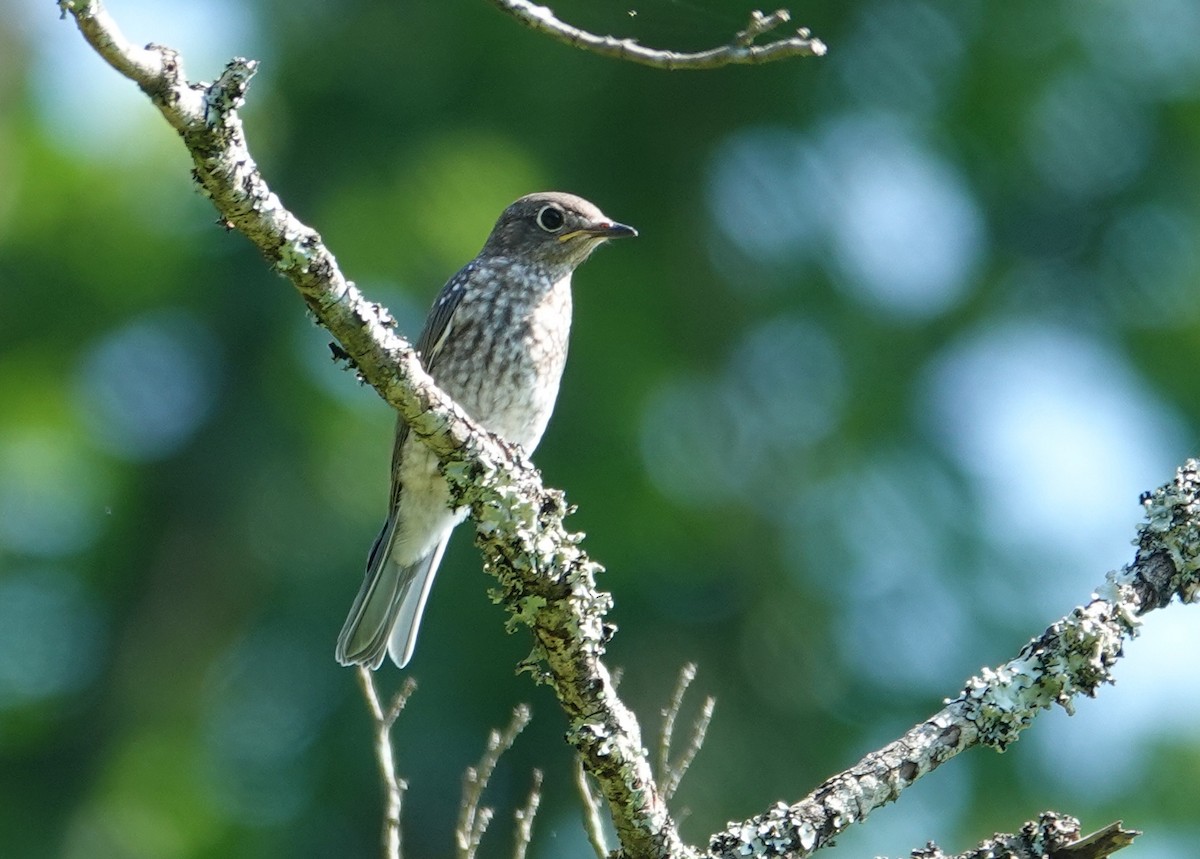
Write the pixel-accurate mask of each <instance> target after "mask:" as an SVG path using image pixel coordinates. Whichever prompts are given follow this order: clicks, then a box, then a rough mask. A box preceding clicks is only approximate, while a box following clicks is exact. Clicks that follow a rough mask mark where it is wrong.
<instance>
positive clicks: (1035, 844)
mask: <svg viewBox="0 0 1200 859" xmlns="http://www.w3.org/2000/svg"><path fill="white" fill-rule="evenodd" d="M1138 835H1141V833H1140V832H1136V831H1134V830H1130V829H1122V828H1121V821H1119V820H1118V821H1117V822H1116V823H1110V824H1109V825H1108V826H1106V827H1104V828H1103V829H1101V830H1099V831H1098V832H1093V833H1092V834H1091V835H1087V836H1084V837H1082V838H1081V837H1080V836H1079V821H1078V820H1076V819H1075V818H1073V817H1067V816H1065V815H1061V814H1056V813H1055V812H1053V811H1044V812H1042V813H1041V814H1040V815H1038V819H1037V820H1031V821H1030V822H1029V823H1026V824H1025V825H1024V826H1023V827H1021V831H1020V832H1016V833H1012V834H1008V835H993V836H992V837H991V838H989V839H987V840H986V841H981V842H979V845H978V846H977V847H976V848H975V849H974V850H968V851H967V852H965V853H959V854H957V855H956V856H950V855H948V854H946V853H944V852H942V849H941V848H940V847H938V846H937V845H936V844H933V843H932V842H931V843H930V844H929V845H928V846H926V847H923V848H921V849H920V850H914V851H913V852H912V854H911V855H912V859H997V857H1001V856H1003V857H1005V859H1046V857H1050V859H1105V857H1107V856H1111V855H1112V854H1113V853H1115V852H1117V851H1118V850H1120V849H1121V848H1122V847H1128V846H1129V845H1130V844H1132V843H1133V839H1134V838H1135V837H1136V836H1138Z"/></svg>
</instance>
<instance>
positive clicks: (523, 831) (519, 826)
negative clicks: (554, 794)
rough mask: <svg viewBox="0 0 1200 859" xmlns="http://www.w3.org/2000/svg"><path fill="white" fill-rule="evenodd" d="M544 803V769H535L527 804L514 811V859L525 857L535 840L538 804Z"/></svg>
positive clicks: (523, 858)
mask: <svg viewBox="0 0 1200 859" xmlns="http://www.w3.org/2000/svg"><path fill="white" fill-rule="evenodd" d="M541 804H542V771H541V770H538V769H535V770H534V771H533V787H531V788H530V789H529V798H528V799H526V800H525V805H524V806H522V807H521V808H518V809H517V810H516V812H514V814H513V817H515V818H516V826H515V827H514V829H513V859H525V853H526V852H527V851H528V850H529V844H530V842H531V841H533V819H534V818H535V817H537V812H538V806H539V805H541Z"/></svg>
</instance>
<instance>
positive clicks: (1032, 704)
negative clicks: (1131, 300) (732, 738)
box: [709, 460, 1200, 857]
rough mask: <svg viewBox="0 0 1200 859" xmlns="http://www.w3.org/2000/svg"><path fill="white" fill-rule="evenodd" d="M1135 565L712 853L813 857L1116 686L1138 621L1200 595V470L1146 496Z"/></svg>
mask: <svg viewBox="0 0 1200 859" xmlns="http://www.w3.org/2000/svg"><path fill="white" fill-rule="evenodd" d="M1142 505H1143V507H1144V508H1145V511H1146V519H1145V521H1144V522H1143V523H1142V524H1141V525H1140V526H1139V528H1138V539H1137V547H1138V548H1137V553H1136V555H1135V557H1134V559H1133V562H1132V563H1130V564H1128V565H1127V566H1125V567H1124V568H1122V569H1121V570H1118V571H1114V572H1111V573H1109V574H1108V576H1107V577H1106V580H1105V583H1104V584H1103V585H1102V586H1101V587H1100V588H1099V589H1098V590H1097V592H1096V594H1095V595H1094V597H1093V599H1092V601H1091V602H1089V603H1088V604H1087V605H1086V606H1083V607H1081V608H1077V609H1075V611H1073V612H1072V613H1071V614H1070V615H1068V616H1067V617H1064V618H1063V619H1062V620H1059V621H1058V622H1057V623H1054V624H1053V625H1051V626H1050V627H1049V628H1048V629H1047V630H1046V631H1045V632H1043V633H1042V634H1041V635H1039V636H1038V637H1037V638H1035V639H1033V640H1032V641H1030V642H1029V643H1028V644H1026V645H1025V647H1024V648H1022V650H1021V652H1020V654H1018V656H1017V658H1016V659H1013V660H1012V661H1011V662H1008V663H1006V664H1005V665H1002V666H1000V667H999V668H996V669H990V668H986V669H984V670H983V672H982V674H981V675H980V676H978V677H972V678H971V679H970V680H969V681H967V684H966V688H965V689H964V690H963V691H962V693H961V694H960V695H959V696H958V697H957V698H955V699H954V700H952V701H949V702H948V703H947V704H946V706H945V707H944V708H943V709H942V710H941V711H939V712H938V713H937V714H935V715H934V716H932V717H931V718H930V719H928V720H927V721H925V722H922V723H921V724H919V725H917V726H915V727H914V728H912V729H911V730H910V731H909V732H908V733H906V734H905V735H904V736H903V737H901V738H900V739H899V740H896V741H895V742H893V743H891V744H890V745H888V746H886V747H884V748H883V749H881V750H879V751H877V752H873V753H872V754H870V755H867V756H866V757H865V758H863V759H862V760H861V761H860V762H859V763H858V764H856V765H855V766H854V767H852V768H850V769H848V770H846V771H845V772H843V773H840V774H839V775H836V776H834V777H833V778H831V779H828V780H827V781H826V782H825V783H824V784H822V785H820V786H819V787H818V788H817V789H816V790H815V791H813V792H812V793H810V794H809V795H808V796H807V797H805V798H804V799H802V800H800V801H799V802H797V803H795V804H794V805H786V804H784V803H777V804H776V805H775V806H773V807H772V808H770V809H768V810H767V811H766V812H765V813H764V814H760V815H758V816H757V817H754V818H751V819H749V820H746V821H744V822H741V823H731V824H730V825H729V827H728V828H727V829H726V830H725V831H724V832H721V833H719V834H717V835H716V836H714V837H713V839H712V840H711V842H710V844H709V855H710V856H713V857H718V856H719V857H733V856H763V857H765V856H780V857H783V856H787V857H804V856H808V855H810V854H811V853H812V852H813V851H815V850H817V849H818V848H820V847H822V846H823V845H825V844H827V843H828V842H829V841H830V840H831V839H832V838H834V837H835V836H836V835H837V834H838V833H839V832H842V831H844V830H845V829H846V828H848V827H849V826H851V825H852V824H855V823H859V822H861V821H862V820H863V819H864V818H866V817H867V815H868V814H870V813H871V812H872V811H874V810H875V809H876V808H879V807H880V806H882V805H885V804H887V803H889V802H893V801H894V800H895V799H896V798H897V797H898V796H899V795H900V793H901V792H902V791H903V790H904V789H905V788H906V787H908V786H909V785H910V784H912V783H913V782H915V781H916V780H917V779H919V778H920V777H921V776H923V775H926V774H927V773H929V772H931V771H933V770H934V769H935V768H937V767H938V766H940V765H941V764H943V763H945V762H946V761H947V760H949V759H950V758H952V757H954V756H955V755H957V754H958V753H959V752H961V751H963V750H964V749H968V748H970V747H971V746H975V745H981V744H982V745H988V746H992V747H993V748H996V749H999V750H1003V749H1004V748H1005V747H1006V746H1007V745H1008V744H1009V743H1011V742H1014V741H1015V740H1016V739H1017V736H1018V735H1019V734H1020V732H1021V731H1023V730H1024V729H1025V728H1027V727H1029V725H1030V724H1031V723H1032V721H1033V719H1034V717H1036V716H1037V714H1038V713H1039V712H1041V711H1042V710H1044V709H1047V708H1049V707H1050V706H1051V705H1054V704H1058V705H1059V706H1061V707H1063V708H1064V709H1066V710H1068V711H1070V710H1071V709H1072V707H1073V706H1074V701H1075V699H1076V698H1077V697H1079V696H1081V695H1083V696H1087V697H1089V698H1090V697H1094V696H1095V695H1096V692H1097V690H1098V689H1099V688H1100V686H1101V685H1103V684H1105V683H1110V682H1112V676H1111V669H1112V666H1113V664H1114V663H1115V662H1116V660H1117V659H1118V657H1119V656H1120V655H1121V649H1122V647H1123V646H1124V643H1125V641H1126V640H1128V639H1129V638H1132V637H1133V636H1134V635H1136V634H1137V629H1138V625H1139V623H1140V618H1141V616H1142V615H1144V614H1145V613H1146V612H1148V611H1151V610H1153V609H1156V608H1162V607H1164V606H1166V605H1167V604H1168V603H1170V601H1171V599H1172V598H1174V597H1178V598H1179V599H1180V601H1182V602H1185V603H1188V602H1194V601H1195V600H1196V597H1197V595H1198V594H1200V575H1198V573H1197V570H1198V569H1200V462H1197V461H1196V460H1189V461H1188V462H1187V463H1186V464H1184V465H1183V466H1182V467H1181V468H1180V469H1179V470H1178V471H1177V472H1176V474H1175V479H1174V481H1172V482H1171V483H1168V484H1167V485H1165V486H1162V487H1160V488H1158V489H1156V490H1155V491H1154V492H1150V493H1146V495H1144V496H1143V497H1142Z"/></svg>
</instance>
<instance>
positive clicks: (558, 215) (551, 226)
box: [537, 206, 563, 233]
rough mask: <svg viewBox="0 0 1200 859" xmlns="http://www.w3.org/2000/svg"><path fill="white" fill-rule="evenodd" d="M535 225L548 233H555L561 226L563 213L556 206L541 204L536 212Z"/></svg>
mask: <svg viewBox="0 0 1200 859" xmlns="http://www.w3.org/2000/svg"><path fill="white" fill-rule="evenodd" d="M537 225H538V226H539V227H541V228H542V229H543V230H545V231H546V232H548V233H557V232H558V231H559V230H561V229H562V227H563V213H562V209H560V208H558V206H542V208H541V209H539V210H538V213H537Z"/></svg>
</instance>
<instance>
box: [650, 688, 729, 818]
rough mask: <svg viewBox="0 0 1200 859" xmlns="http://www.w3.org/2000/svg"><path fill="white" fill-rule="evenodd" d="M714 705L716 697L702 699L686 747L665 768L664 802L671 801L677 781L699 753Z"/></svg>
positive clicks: (680, 779) (677, 787)
mask: <svg viewBox="0 0 1200 859" xmlns="http://www.w3.org/2000/svg"><path fill="white" fill-rule="evenodd" d="M716 706H717V699H716V698H713V697H712V696H711V695H710V696H709V697H707V698H705V699H704V704H703V705H702V706H701V707H700V715H699V716H697V717H696V721H695V722H693V723H692V736H691V739H690V740H689V741H688V744H687V747H686V748H684V750H683V752H682V753H681V754H680V755H679V757H678V758H677V759H676V760H675V762H674V763H672V764H671V765H670V767H669V768H668V769H667V777H666V778H665V779H664V780H663V782H662V794H663V801H664V802H670V801H671V797H673V796H674V795H675V791H677V790H679V783H680V782H681V781H683V777H684V776H685V775H686V774H687V771H688V769H689V768H690V767H691V765H692V761H694V760H695V759H696V755H697V754H699V753H700V747H701V746H703V745H704V737H705V735H706V734H707V733H708V726H709V723H710V722H712V715H713V708H714V707H716Z"/></svg>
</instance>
